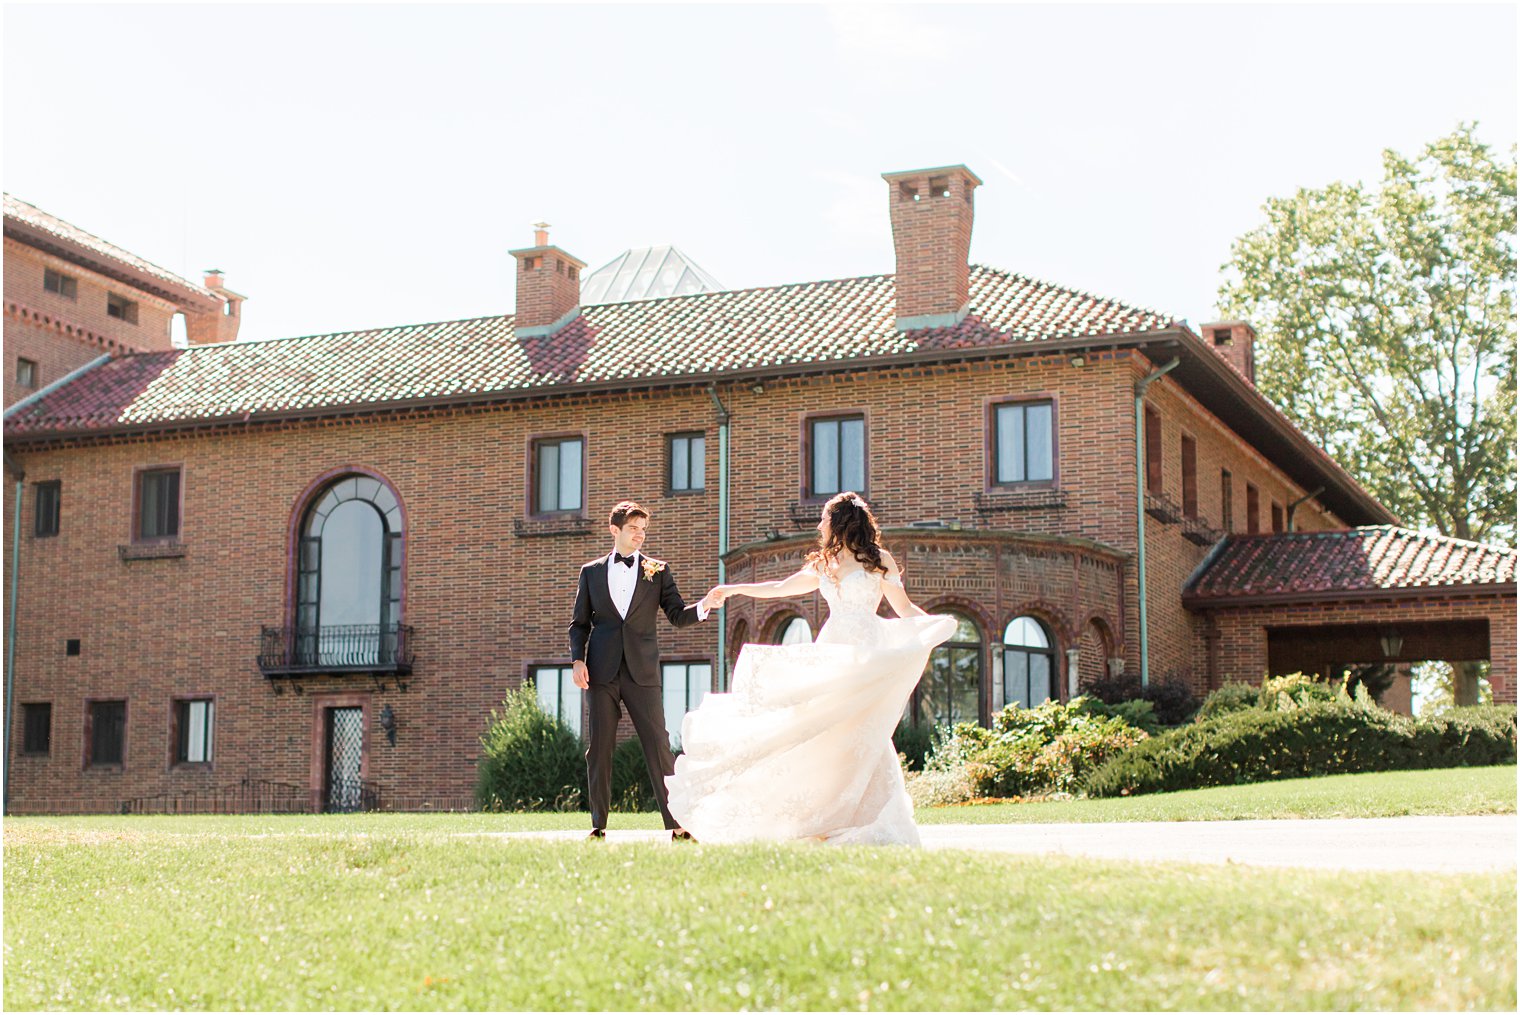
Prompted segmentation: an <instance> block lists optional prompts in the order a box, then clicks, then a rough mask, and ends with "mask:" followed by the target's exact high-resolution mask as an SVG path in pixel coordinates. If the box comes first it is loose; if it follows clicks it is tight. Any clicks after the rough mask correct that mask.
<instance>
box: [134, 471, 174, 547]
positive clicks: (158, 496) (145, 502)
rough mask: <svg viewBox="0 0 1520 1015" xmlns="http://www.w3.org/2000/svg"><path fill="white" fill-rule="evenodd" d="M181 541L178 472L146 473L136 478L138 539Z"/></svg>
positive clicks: (141, 540)
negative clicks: (179, 539)
mask: <svg viewBox="0 0 1520 1015" xmlns="http://www.w3.org/2000/svg"><path fill="white" fill-rule="evenodd" d="M178 538H179V469H144V470H143V471H142V472H139V473H138V474H137V539H138V540H139V541H140V542H151V541H165V542H166V541H171V540H175V539H178Z"/></svg>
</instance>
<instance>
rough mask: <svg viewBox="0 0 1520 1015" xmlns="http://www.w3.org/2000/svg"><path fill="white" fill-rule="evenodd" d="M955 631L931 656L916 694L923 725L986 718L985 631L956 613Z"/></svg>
mask: <svg viewBox="0 0 1520 1015" xmlns="http://www.w3.org/2000/svg"><path fill="white" fill-rule="evenodd" d="M951 616H953V617H954V618H955V619H956V622H957V623H956V627H955V634H953V635H952V636H951V637H950V640H949V641H947V642H945V643H944V644H943V645H940V646H939V647H938V648H936V649H935V650H934V653H933V654H932V655H931V656H929V665H928V667H927V668H926V669H925V670H924V678H923V679H922V680H921V681H919V684H918V690H917V691H916V692H915V694H914V698H915V703H914V708H913V720H914V724H915V725H919V726H953V725H954V724H956V723H958V722H980V721H981V718H982V632H981V631H980V630H978V628H977V626H976V622H975V621H973V620H972V619H971V618H969V617H965V616H962V615H960V614H958V613H952V614H951Z"/></svg>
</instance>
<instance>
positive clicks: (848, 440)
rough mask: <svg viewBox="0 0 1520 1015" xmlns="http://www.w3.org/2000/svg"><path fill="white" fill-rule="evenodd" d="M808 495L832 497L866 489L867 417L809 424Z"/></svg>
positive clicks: (842, 418) (819, 421)
mask: <svg viewBox="0 0 1520 1015" xmlns="http://www.w3.org/2000/svg"><path fill="white" fill-rule="evenodd" d="M808 457H809V459H810V461H809V463H808V477H809V486H808V493H809V495H811V496H813V497H832V496H833V495H834V494H836V493H840V492H842V491H844V490H855V491H863V490H865V488H866V420H865V417H864V416H844V417H839V418H836V419H815V420H813V421H811V423H809V424H808Z"/></svg>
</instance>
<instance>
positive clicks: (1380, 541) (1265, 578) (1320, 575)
mask: <svg viewBox="0 0 1520 1015" xmlns="http://www.w3.org/2000/svg"><path fill="white" fill-rule="evenodd" d="M1514 581H1515V551H1513V550H1508V549H1505V548H1504V547H1502V546H1492V545H1489V544H1487V543H1473V542H1468V541H1467V540H1465V539H1452V538H1450V537H1447V536H1427V535H1424V534H1422V533H1419V532H1414V531H1411V530H1409V529H1401V528H1398V527H1396V526H1393V525H1369V526H1364V527H1362V528H1356V529H1343V530H1338V531H1330V532H1294V533H1284V534H1278V535H1263V536H1230V537H1229V538H1228V539H1226V540H1225V541H1224V542H1223V543H1222V544H1220V548H1219V549H1218V550H1216V551H1215V552H1214V553H1213V554H1212V555H1211V556H1210V558H1209V559H1208V560H1206V561H1205V562H1204V564H1203V565H1202V566H1201V567H1200V569H1199V571H1198V572H1197V573H1196V574H1195V575H1194V576H1193V578H1192V579H1191V580H1190V581H1189V582H1188V584H1187V587H1186V588H1184V589H1183V593H1182V598H1183V601H1184V602H1188V603H1190V604H1191V603H1202V602H1209V603H1211V604H1217V605H1224V604H1227V603H1229V602H1231V601H1240V600H1255V599H1258V598H1267V597H1271V598H1274V599H1276V598H1281V599H1290V598H1293V597H1296V596H1310V597H1314V596H1322V595H1325V594H1338V593H1351V594H1357V593H1378V592H1385V591H1389V590H1394V589H1422V588H1430V589H1438V588H1442V587H1449V586H1456V585H1501V584H1506V583H1507V584H1513V583H1514Z"/></svg>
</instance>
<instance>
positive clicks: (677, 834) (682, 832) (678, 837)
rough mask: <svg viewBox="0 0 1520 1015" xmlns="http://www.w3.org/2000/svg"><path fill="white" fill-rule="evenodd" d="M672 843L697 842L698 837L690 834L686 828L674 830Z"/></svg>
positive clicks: (671, 838)
mask: <svg viewBox="0 0 1520 1015" xmlns="http://www.w3.org/2000/svg"><path fill="white" fill-rule="evenodd" d="M670 841H671V842H696V841H697V837H696V836H695V835H692V834H691V833H690V832H688V831H687V830H686V829H684V828H677V829H674V830H673V831H672V832H671V833H670Z"/></svg>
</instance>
